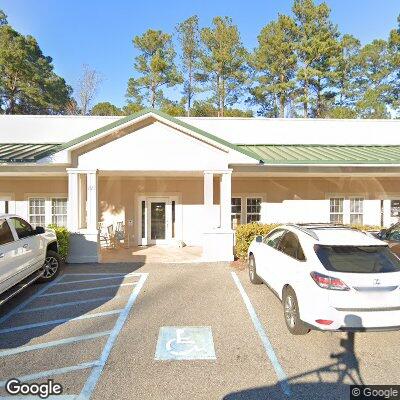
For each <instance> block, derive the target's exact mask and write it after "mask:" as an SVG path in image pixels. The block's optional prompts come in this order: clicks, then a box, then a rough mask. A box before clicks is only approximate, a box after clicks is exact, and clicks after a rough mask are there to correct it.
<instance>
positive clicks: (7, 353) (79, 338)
mask: <svg viewBox="0 0 400 400" xmlns="http://www.w3.org/2000/svg"><path fill="white" fill-rule="evenodd" d="M110 333H111V331H106V332H96V333H91V334H89V335H82V336H74V337H69V338H66V339H60V340H53V341H52V342H45V343H38V344H32V345H30V346H22V347H17V348H15V349H9V350H4V351H0V357H5V356H11V355H14V354H20V353H25V352H27V351H34V350H41V349H47V348H49V347H55V346H62V345H66V344H71V343H76V342H82V341H84V340H91V339H96V338H99V337H103V336H107V335H109V334H110Z"/></svg>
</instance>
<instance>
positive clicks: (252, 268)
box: [249, 255, 262, 285]
mask: <svg viewBox="0 0 400 400" xmlns="http://www.w3.org/2000/svg"><path fill="white" fill-rule="evenodd" d="M249 278H250V282H251V283H252V284H254V285H259V284H260V283H262V280H261V278H260V277H259V276H258V275H257V271H256V260H255V258H254V256H253V255H251V256H250V257H249Z"/></svg>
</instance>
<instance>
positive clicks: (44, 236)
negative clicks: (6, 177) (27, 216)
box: [0, 214, 60, 305]
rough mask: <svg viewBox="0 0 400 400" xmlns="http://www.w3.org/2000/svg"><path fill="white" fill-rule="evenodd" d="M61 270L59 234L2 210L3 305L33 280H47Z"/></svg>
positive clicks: (0, 294)
mask: <svg viewBox="0 0 400 400" xmlns="http://www.w3.org/2000/svg"><path fill="white" fill-rule="evenodd" d="M59 271H60V256H59V254H58V245H57V238H56V234H55V233H54V231H53V230H51V229H47V230H45V229H44V228H42V227H37V228H36V229H33V228H32V226H31V225H30V224H29V223H28V222H26V221H25V220H24V219H22V218H20V217H18V216H17V215H10V214H0V305H1V304H3V303H4V302H5V301H7V300H8V299H10V298H11V297H13V296H14V295H15V294H17V293H18V292H20V291H21V290H22V289H24V288H25V287H26V286H28V285H29V284H31V283H32V282H34V281H36V280H38V281H41V282H48V281H51V280H52V279H54V278H55V277H56V276H57V275H58V273H59Z"/></svg>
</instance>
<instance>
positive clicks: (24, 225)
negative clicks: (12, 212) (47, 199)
mask: <svg viewBox="0 0 400 400" xmlns="http://www.w3.org/2000/svg"><path fill="white" fill-rule="evenodd" d="M10 223H11V224H12V225H13V226H14V228H15V230H16V231H17V235H18V237H19V238H20V239H23V238H26V237H28V236H32V235H33V234H34V230H33V228H32V226H31V225H30V224H29V223H28V222H26V221H25V220H23V219H22V218H18V217H12V218H10Z"/></svg>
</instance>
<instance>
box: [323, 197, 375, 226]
mask: <svg viewBox="0 0 400 400" xmlns="http://www.w3.org/2000/svg"><path fill="white" fill-rule="evenodd" d="M326 199H327V200H328V202H329V203H328V207H329V208H328V212H329V214H328V215H329V217H328V220H329V222H330V221H331V215H332V214H338V215H340V214H342V215H343V224H345V225H350V220H351V215H361V220H362V223H364V210H365V208H364V201H365V200H367V199H366V198H365V196H363V195H357V194H354V195H351V196H348V195H347V196H346V195H343V194H335V193H332V194H328V195H327V196H326ZM331 199H343V212H342V213H332V212H331V203H330V201H331ZM351 199H362V212H361V213H355V212H351V208H350V202H351ZM356 225H358V223H357V224H356Z"/></svg>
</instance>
